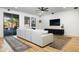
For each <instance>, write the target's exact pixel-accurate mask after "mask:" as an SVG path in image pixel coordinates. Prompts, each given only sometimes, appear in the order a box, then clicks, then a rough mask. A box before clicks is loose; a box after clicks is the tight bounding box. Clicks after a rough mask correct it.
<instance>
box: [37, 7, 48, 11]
mask: <svg viewBox="0 0 79 59" xmlns="http://www.w3.org/2000/svg"><path fill="white" fill-rule="evenodd" d="M38 11H48V8H47V7H39V8H38Z"/></svg>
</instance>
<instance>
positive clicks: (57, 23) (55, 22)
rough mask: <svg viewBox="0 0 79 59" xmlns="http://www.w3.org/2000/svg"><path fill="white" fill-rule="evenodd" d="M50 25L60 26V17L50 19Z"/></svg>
mask: <svg viewBox="0 0 79 59" xmlns="http://www.w3.org/2000/svg"><path fill="white" fill-rule="evenodd" d="M50 26H60V19H51V20H50Z"/></svg>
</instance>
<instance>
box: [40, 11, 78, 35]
mask: <svg viewBox="0 0 79 59" xmlns="http://www.w3.org/2000/svg"><path fill="white" fill-rule="evenodd" d="M57 18H60V19H61V25H62V24H64V30H65V35H72V36H79V10H67V11H62V12H58V13H55V14H53V15H46V16H44V17H43V18H42V19H43V20H42V21H43V23H42V25H43V28H61V27H60V26H57V27H56V26H49V20H50V19H57Z"/></svg>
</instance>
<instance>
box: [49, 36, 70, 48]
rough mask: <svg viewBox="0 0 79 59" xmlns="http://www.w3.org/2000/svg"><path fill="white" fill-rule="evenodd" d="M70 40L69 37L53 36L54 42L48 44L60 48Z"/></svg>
mask: <svg viewBox="0 0 79 59" xmlns="http://www.w3.org/2000/svg"><path fill="white" fill-rule="evenodd" d="M70 40H71V38H70V37H64V36H56V37H54V42H53V43H52V44H50V45H49V46H50V47H52V48H56V49H58V50H61V49H62V48H63V47H64V46H65V45H66V44H67V43H68V42H69V41H70Z"/></svg>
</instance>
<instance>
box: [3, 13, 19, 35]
mask: <svg viewBox="0 0 79 59" xmlns="http://www.w3.org/2000/svg"><path fill="white" fill-rule="evenodd" d="M3 24H4V25H3V26H4V36H12V35H16V34H17V28H18V27H19V15H17V14H11V13H4V21H3Z"/></svg>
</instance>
